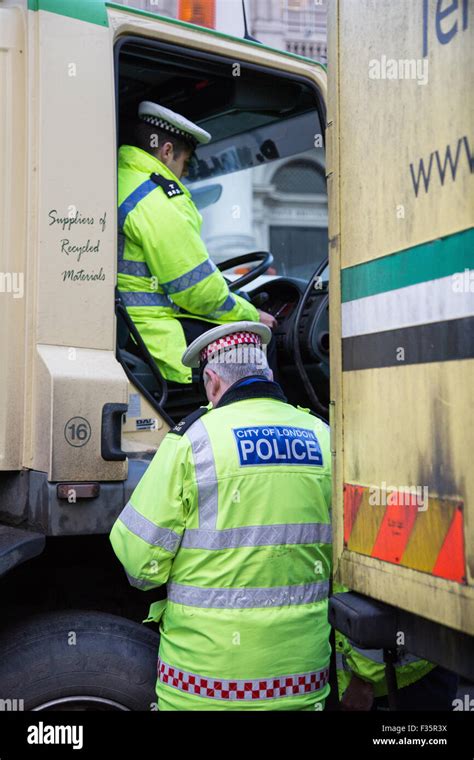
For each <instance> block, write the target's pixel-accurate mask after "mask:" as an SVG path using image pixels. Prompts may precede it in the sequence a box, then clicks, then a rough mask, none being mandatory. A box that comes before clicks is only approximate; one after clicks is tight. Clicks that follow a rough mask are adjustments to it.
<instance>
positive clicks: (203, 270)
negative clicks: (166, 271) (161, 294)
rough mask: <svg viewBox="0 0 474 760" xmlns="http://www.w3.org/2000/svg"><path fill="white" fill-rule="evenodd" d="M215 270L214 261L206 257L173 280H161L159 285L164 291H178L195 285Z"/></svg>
mask: <svg viewBox="0 0 474 760" xmlns="http://www.w3.org/2000/svg"><path fill="white" fill-rule="evenodd" d="M216 270H217V267H216V265H215V264H214V262H213V261H211V260H210V259H206V260H205V261H202V262H201V263H200V264H198V265H197V266H195V267H193V269H190V270H189V271H188V272H185V273H184V274H182V275H181V276H180V277H176V278H175V279H174V280H168V282H162V283H161V287H162V288H163V290H164V291H165V293H179V292H181V291H182V290H187V289H188V288H191V287H192V286H193V285H197V284H198V283H199V282H201V281H202V280H205V279H206V278H207V277H209V275H211V274H213V273H214V272H215V271H216Z"/></svg>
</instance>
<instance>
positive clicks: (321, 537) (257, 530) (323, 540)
mask: <svg viewBox="0 0 474 760" xmlns="http://www.w3.org/2000/svg"><path fill="white" fill-rule="evenodd" d="M331 540H332V536H331V526H330V525H327V524H326V523H302V524H299V523H294V524H293V523H290V524H288V525H249V526H245V527H241V528H226V529H225V530H203V529H200V528H188V529H186V531H185V532H184V535H183V540H182V542H181V546H182V547H183V548H186V549H237V548H239V547H243V546H277V545H279V544H330V543H331Z"/></svg>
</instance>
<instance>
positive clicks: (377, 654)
mask: <svg viewBox="0 0 474 760" xmlns="http://www.w3.org/2000/svg"><path fill="white" fill-rule="evenodd" d="M348 641H349V644H350V645H351V647H352V649H353V650H354V651H355V652H357V654H360V655H362V657H366V658H367V660H371V661H372V662H375V663H377V665H385V662H384V659H383V649H362V647H359V646H357V644H354V642H353V641H351V639H349V640H348ZM398 657H399V659H398V662H395V663H394V665H395V667H396V668H400V667H403V665H410V664H411V663H413V662H419V661H420V659H421V657H417V656H416V655H415V654H410V653H409V652H405V651H400V650H399V652H398Z"/></svg>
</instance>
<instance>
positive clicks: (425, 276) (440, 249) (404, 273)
mask: <svg viewBox="0 0 474 760" xmlns="http://www.w3.org/2000/svg"><path fill="white" fill-rule="evenodd" d="M473 268H474V228H472V227H471V228H470V229H468V230H463V231H462V232H456V233H455V234H454V235H449V236H448V237H445V238H440V239H439V240H432V241H430V242H429V243H423V244H422V245H417V246H415V247H414V248H407V249H406V250H404V251H398V252H397V253H392V254H390V255H389V256H384V257H383V258H380V259H375V260H373V261H367V262H364V263H363V264H356V266H353V267H347V269H343V270H342V272H341V286H342V296H341V298H342V302H343V303H344V302H346V301H353V300H355V299H356V298H365V297H366V296H373V295H376V294H377V293H386V292H388V291H389V290H395V289H397V288H404V287H407V286H408V285H415V284H417V283H419V282H427V281H428V280H434V279H438V278H441V277H447V276H448V275H451V274H454V273H455V272H462V271H464V270H465V269H473Z"/></svg>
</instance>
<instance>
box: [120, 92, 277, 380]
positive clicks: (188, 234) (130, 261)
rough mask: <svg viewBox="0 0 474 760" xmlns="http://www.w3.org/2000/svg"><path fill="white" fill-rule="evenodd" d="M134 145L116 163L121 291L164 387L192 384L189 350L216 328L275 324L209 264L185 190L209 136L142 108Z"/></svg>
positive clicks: (173, 116) (165, 112)
mask: <svg viewBox="0 0 474 760" xmlns="http://www.w3.org/2000/svg"><path fill="white" fill-rule="evenodd" d="M138 116H139V121H138V124H137V126H136V129H135V135H134V140H135V145H122V146H121V147H120V149H119V158H118V194H119V198H118V202H119V209H118V225H119V236H118V242H119V252H118V283H117V284H118V289H119V291H120V295H121V298H122V301H123V302H124V305H125V306H126V307H127V310H128V312H129V314H130V316H131V318H132V319H133V321H134V323H135V324H136V326H137V328H138V330H139V332H140V334H141V336H142V338H143V340H144V342H145V344H146V346H147V348H148V350H149V351H150V353H151V354H152V356H153V358H154V359H155V361H156V363H157V365H158V367H159V369H160V371H161V373H162V374H163V376H164V377H165V378H166V379H167V380H171V381H174V382H178V383H190V382H191V380H192V376H191V370H190V369H189V368H188V367H185V366H184V365H183V364H182V362H181V356H182V353H183V351H184V349H185V348H186V344H187V343H190V342H191V341H192V340H194V338H195V337H197V336H198V335H200V334H202V332H204V331H206V330H209V329H211V328H212V327H213V325H215V324H216V323H217V324H222V323H225V322H235V321H236V320H242V319H244V320H255V321H261V322H262V323H264V324H266V325H268V326H269V327H270V328H273V327H274V326H275V325H276V321H275V319H274V317H273V316H272V315H270V314H267V313H266V312H263V311H259V310H257V309H256V308H255V307H254V306H253V305H252V304H251V303H250V302H249V301H247V300H246V299H244V298H242V297H241V296H239V295H236V294H233V293H231V292H230V291H229V287H228V285H227V282H226V281H225V279H224V277H223V275H222V274H221V272H220V271H219V270H218V269H217V268H216V266H215V264H214V263H213V262H212V261H211V259H210V258H209V254H208V252H207V250H206V246H205V245H204V243H203V241H202V239H201V236H200V230H201V224H202V217H201V214H200V213H199V211H198V210H197V208H196V206H195V204H194V203H193V200H192V197H191V193H190V192H189V190H188V188H187V187H186V186H185V185H183V183H182V182H181V178H182V177H185V176H186V174H187V170H188V165H189V162H190V160H191V158H192V155H193V153H194V150H195V148H196V146H197V145H199V144H205V143H208V142H209V141H210V139H211V135H210V134H209V132H206V131H205V130H204V129H201V128H200V127H198V126H197V125H196V124H193V123H192V122H191V121H189V120H188V119H186V118H185V117H184V116H181V114H177V113H175V112H173V111H171V110H170V109H168V108H165V107H164V106H161V105H158V104H157V103H152V102H150V101H143V102H142V103H140V105H139V109H138Z"/></svg>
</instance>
